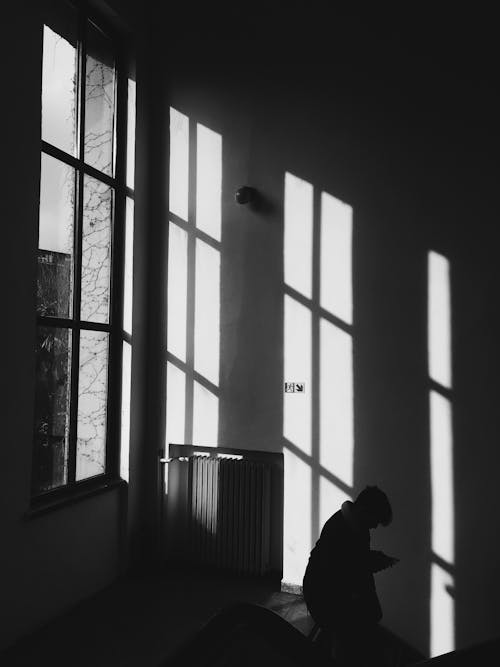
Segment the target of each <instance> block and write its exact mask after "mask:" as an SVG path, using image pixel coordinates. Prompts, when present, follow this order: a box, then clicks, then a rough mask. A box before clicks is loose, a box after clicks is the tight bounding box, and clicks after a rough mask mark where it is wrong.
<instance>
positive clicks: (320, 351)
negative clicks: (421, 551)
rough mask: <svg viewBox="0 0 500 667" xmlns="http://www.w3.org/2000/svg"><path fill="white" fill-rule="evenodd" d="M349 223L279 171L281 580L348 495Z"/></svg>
mask: <svg viewBox="0 0 500 667" xmlns="http://www.w3.org/2000/svg"><path fill="white" fill-rule="evenodd" d="M352 221H353V211H352V208H351V206H349V205H348V204H346V203H344V202H342V201H340V200H339V199H337V198H335V197H333V196H332V195H331V194H329V193H327V192H321V191H317V190H316V189H315V188H314V187H313V185H311V184H310V183H308V182H307V181H305V180H303V179H301V178H299V177H297V176H295V175H294V174H291V173H289V172H287V173H286V174H285V183H284V243H283V254H284V257H283V259H284V284H283V301H284V303H283V311H284V328H283V336H284V338H283V343H284V371H283V372H284V377H283V383H284V384H283V390H284V393H283V397H284V398H283V452H284V457H285V500H284V507H285V509H284V516H285V521H284V573H283V579H284V585H285V587H286V586H292V587H293V586H296V585H300V584H301V582H302V577H303V574H304V570H305V565H306V563H307V557H308V555H309V551H310V550H311V548H312V546H313V545H314V543H315V541H316V540H317V538H318V536H319V532H320V529H321V526H322V525H323V524H324V523H325V521H326V520H327V519H328V518H329V516H330V515H331V514H332V513H333V512H334V511H336V510H337V509H338V508H339V507H340V505H341V504H342V502H343V501H345V500H347V499H350V498H352V493H353V469H354V468H353V455H354V414H353V363H352V361H353V356H352V355H353V352H352V348H353V346H352V335H353V326H352V310H353V309H352Z"/></svg>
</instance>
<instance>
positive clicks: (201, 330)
mask: <svg viewBox="0 0 500 667" xmlns="http://www.w3.org/2000/svg"><path fill="white" fill-rule="evenodd" d="M219 347H220V252H219V251H218V250H215V249H214V248H212V247H211V246H209V245H207V244H206V243H205V242H204V241H201V240H200V239H197V240H196V294H195V329H194V368H195V370H196V371H197V372H198V373H200V375H203V377H205V378H206V379H207V380H209V381H210V382H211V383H212V384H214V385H216V386H218V384H219Z"/></svg>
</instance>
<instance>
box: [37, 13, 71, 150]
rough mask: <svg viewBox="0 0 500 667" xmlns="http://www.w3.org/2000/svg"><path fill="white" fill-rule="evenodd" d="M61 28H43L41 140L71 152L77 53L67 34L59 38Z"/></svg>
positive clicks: (61, 31)
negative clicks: (56, 30)
mask: <svg viewBox="0 0 500 667" xmlns="http://www.w3.org/2000/svg"><path fill="white" fill-rule="evenodd" d="M71 18H73V17H72V16H71ZM61 28H62V26H58V31H59V32H60V34H59V32H55V31H54V30H52V29H51V28H49V27H48V26H44V27H43V64H42V139H43V140H44V141H47V142H48V143H50V144H52V145H54V146H57V148H60V149H61V150H63V151H65V152H66V153H70V154H71V155H74V154H75V138H76V99H77V52H76V49H75V46H74V44H75V43H76V41H75V40H74V39H71V36H70V39H69V40H68V39H67V36H66V38H65V37H61V34H62V33H63V30H61ZM70 31H71V28H70ZM68 32H69V31H68ZM65 34H66V31H65ZM70 42H72V43H70Z"/></svg>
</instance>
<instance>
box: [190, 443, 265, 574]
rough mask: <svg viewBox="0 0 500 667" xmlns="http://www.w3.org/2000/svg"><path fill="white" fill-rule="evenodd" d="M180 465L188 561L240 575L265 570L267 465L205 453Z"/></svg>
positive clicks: (261, 572)
mask: <svg viewBox="0 0 500 667" xmlns="http://www.w3.org/2000/svg"><path fill="white" fill-rule="evenodd" d="M184 465H187V466H188V488H187V498H186V500H187V517H186V518H187V526H186V528H187V530H186V531H185V532H184V535H185V539H186V540H187V544H186V547H187V548H186V550H185V553H186V552H187V553H186V555H187V557H188V558H189V560H190V561H191V562H192V563H194V564H199V565H208V566H214V567H216V568H220V569H224V570H232V571H235V572H238V573H241V574H250V575H262V574H266V573H267V572H268V571H269V570H270V561H271V554H270V543H271V540H270V531H271V465H269V464H267V463H262V462H256V461H251V460H245V459H244V458H243V459H241V458H239V459H238V458H233V457H230V456H228V457H221V456H218V457H215V456H209V455H204V456H203V455H201V456H200V455H194V456H189V457H187V460H186V461H185V463H184Z"/></svg>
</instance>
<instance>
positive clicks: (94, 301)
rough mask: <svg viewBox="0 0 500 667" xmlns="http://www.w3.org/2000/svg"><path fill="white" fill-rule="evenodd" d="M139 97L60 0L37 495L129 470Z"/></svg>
mask: <svg viewBox="0 0 500 667" xmlns="http://www.w3.org/2000/svg"><path fill="white" fill-rule="evenodd" d="M127 97H129V104H127ZM134 103H135V88H134V84H133V81H131V80H129V81H127V69H126V61H125V59H124V57H123V54H122V53H121V51H120V50H119V49H118V48H117V47H116V42H115V41H114V40H113V38H112V36H111V35H110V33H109V31H108V32H105V31H103V30H102V29H101V27H100V26H98V25H97V24H96V23H95V22H94V21H93V20H91V19H90V18H89V17H88V16H86V15H85V14H84V13H82V12H80V11H77V10H76V9H75V8H73V7H72V6H71V5H70V4H66V3H62V2H61V3H60V4H59V6H58V7H57V14H56V15H51V16H48V17H47V21H46V24H45V25H44V28H43V65H42V124H41V135H42V136H41V138H42V141H41V175H40V216H39V237H38V261H37V268H38V271H37V285H36V310H37V335H36V390H35V420H34V458H33V474H32V492H33V495H34V496H37V497H39V496H41V495H43V494H46V493H48V492H53V491H54V490H56V489H61V488H64V489H69V488H74V487H76V486H77V485H80V486H81V484H82V483H86V482H87V480H89V479H95V478H98V477H102V476H117V475H118V471H119V469H123V468H124V467H123V466H120V465H119V451H120V417H121V414H122V413H124V416H126V417H127V418H128V410H123V407H122V410H120V409H119V406H120V400H121V398H123V399H125V400H127V392H128V400H129V397H130V391H129V385H130V383H129V382H128V387H127V365H129V364H128V361H129V359H130V354H129V350H125V349H123V355H124V357H125V364H124V367H123V377H124V385H125V386H124V392H123V397H122V396H121V394H122V391H121V381H122V363H121V362H122V346H124V347H126V346H127V345H130V343H131V339H130V336H131V319H132V318H131V280H132V278H131V276H132V271H131V261H132V259H131V248H132V242H131V239H132V229H133V222H132V216H133V190H132V187H133V133H134V129H135V117H134V114H133V104H134ZM127 106H128V107H129V109H127ZM127 121H128V125H129V127H128V131H127ZM127 135H128V136H129V148H128V150H127ZM124 258H125V261H124ZM124 265H125V266H124ZM123 430H124V429H123V425H122V437H123V435H124V434H123ZM125 431H126V428H125ZM125 436H126V437H128V432H125ZM123 449H125V450H126V452H127V453H128V446H124V445H123V443H122V450H123Z"/></svg>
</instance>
